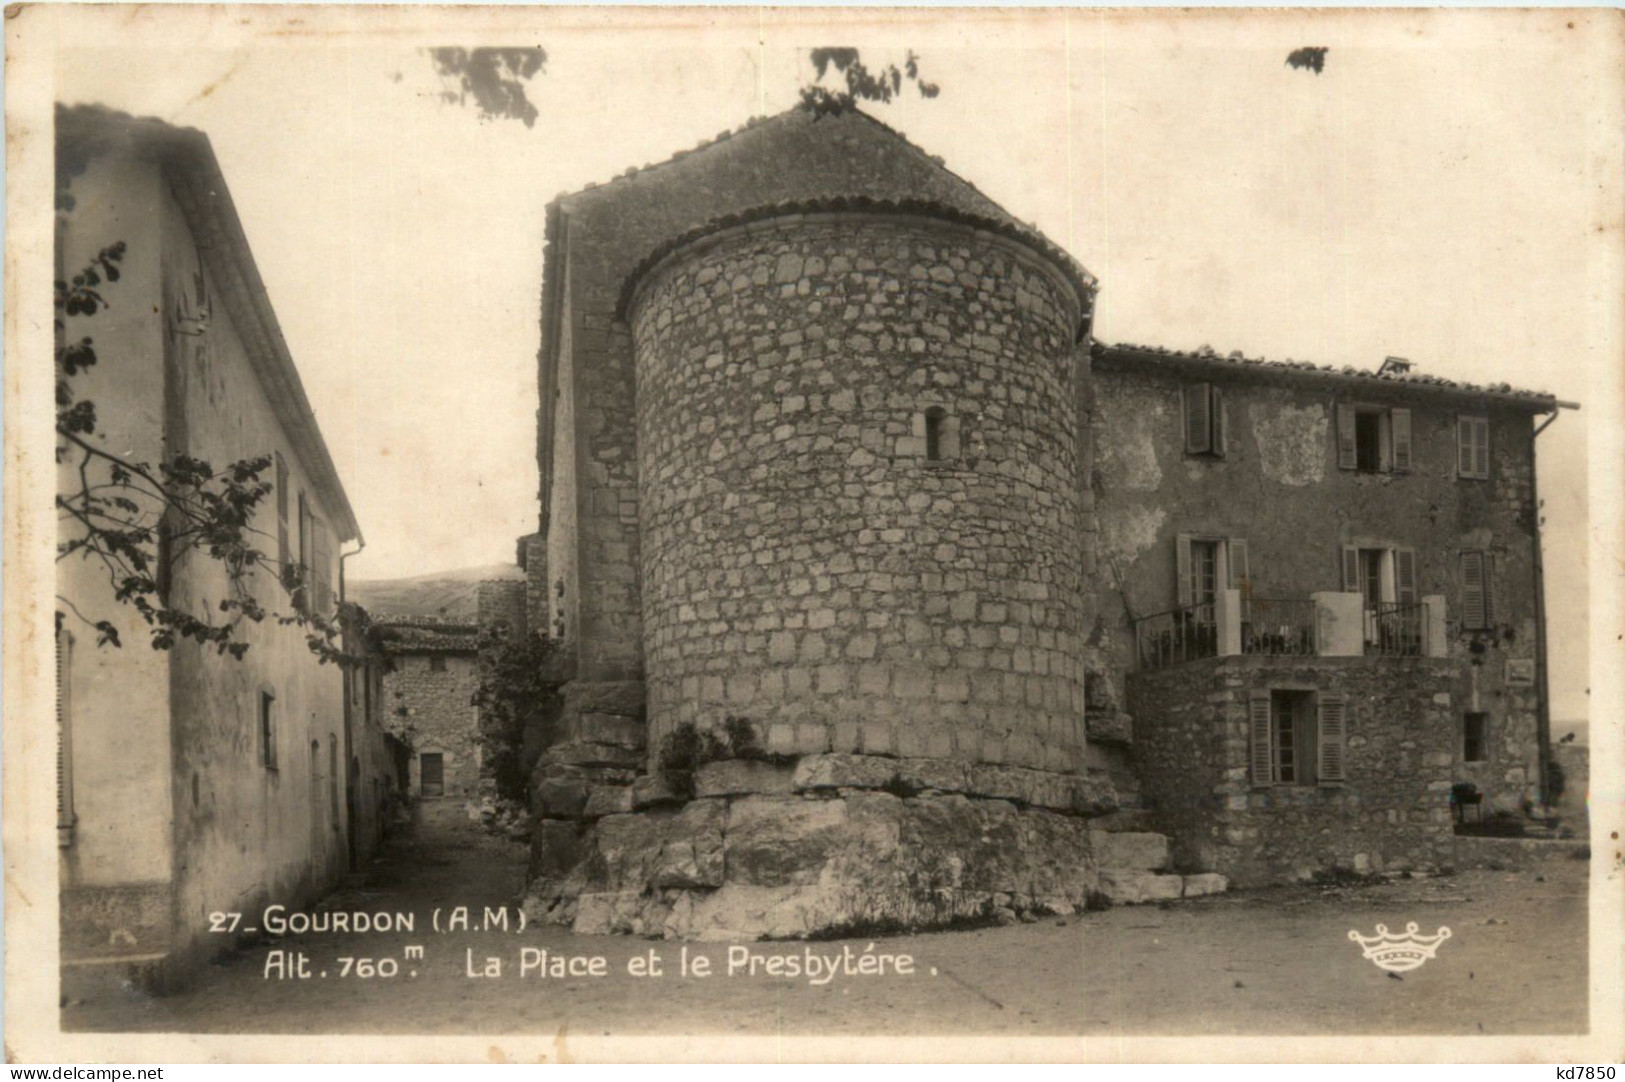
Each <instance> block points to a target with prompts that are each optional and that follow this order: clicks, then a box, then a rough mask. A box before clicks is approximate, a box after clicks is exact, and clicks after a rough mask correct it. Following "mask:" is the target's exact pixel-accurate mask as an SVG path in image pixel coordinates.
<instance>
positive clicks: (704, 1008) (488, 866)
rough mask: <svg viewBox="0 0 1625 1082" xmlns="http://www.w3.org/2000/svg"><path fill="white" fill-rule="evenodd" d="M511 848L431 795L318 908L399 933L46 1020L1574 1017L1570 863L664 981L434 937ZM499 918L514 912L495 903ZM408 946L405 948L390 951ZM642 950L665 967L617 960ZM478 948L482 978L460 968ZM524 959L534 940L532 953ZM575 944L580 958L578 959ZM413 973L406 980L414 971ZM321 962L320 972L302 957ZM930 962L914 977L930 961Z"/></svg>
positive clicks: (1315, 1026) (614, 963) (548, 935)
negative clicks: (881, 959) (1425, 940)
mask: <svg viewBox="0 0 1625 1082" xmlns="http://www.w3.org/2000/svg"><path fill="white" fill-rule="evenodd" d="M524 862H525V847H524V846H522V845H520V844H517V843H513V842H508V841H502V840H499V839H496V838H493V837H490V836H489V835H487V834H485V833H484V832H483V831H482V830H481V829H480V828H479V826H478V824H476V823H472V822H470V821H468V819H467V818H466V817H465V816H464V815H463V813H462V810H461V807H460V806H458V805H455V804H453V803H451V802H449V801H448V802H444V803H442V804H436V805H429V806H427V807H426V810H425V812H424V814H423V817H422V821H421V822H420V824H419V825H418V826H417V827H416V829H415V830H414V831H412V832H411V833H410V834H409V835H402V836H400V837H397V838H396V839H394V840H393V841H391V843H390V844H389V845H388V846H386V848H385V850H384V853H383V855H382V856H381V857H380V858H379V859H378V860H377V861H376V862H374V863H373V864H372V865H371V866H370V868H369V869H368V870H367V871H366V873H365V874H364V875H362V876H358V877H357V879H358V880H359V882H358V884H357V885H355V886H351V887H349V888H347V889H346V890H344V891H342V892H340V893H338V894H335V895H333V896H331V897H329V898H328V899H327V900H326V901H325V902H324V904H323V906H322V907H321V908H323V909H327V910H333V909H341V910H349V911H358V910H363V911H367V912H377V911H381V910H387V911H391V912H394V911H405V912H411V913H413V914H415V916H416V921H417V925H416V930H415V931H414V932H411V933H402V932H386V933H376V932H368V933H355V932H351V933H347V934H334V933H327V934H315V933H311V934H307V935H301V936H292V935H290V936H287V937H285V938H283V939H282V940H280V941H277V942H267V943H263V944H260V945H258V946H256V947H254V948H252V949H250V950H245V951H242V952H240V953H238V954H236V955H234V956H232V957H230V958H229V959H227V960H225V961H223V962H222V963H220V964H217V965H215V966H214V967H212V968H211V969H210V970H209V971H208V972H206V973H205V974H204V975H203V977H202V979H201V980H200V981H199V983H198V984H197V985H196V986H195V987H194V988H193V989H191V990H190V991H188V992H186V993H184V994H180V995H175V996H170V997H165V998H151V997H148V996H145V995H142V994H139V993H135V992H131V991H125V992H108V993H106V994H103V995H99V996H94V997H91V998H89V999H87V1000H84V1001H76V1002H73V1003H70V1004H69V1005H68V1006H67V1007H66V1008H65V1009H64V1012H63V1025H64V1028H66V1029H70V1030H96V1031H111V1032H128V1031H141V1032H216V1033H219V1032H239V1033H303V1034H310V1033H367V1034H393V1033H422V1034H431V1033H433V1034H438V1033H444V1034H466V1035H497V1034H519V1033H523V1034H549V1035H550V1034H556V1033H559V1032H561V1031H563V1032H568V1033H569V1034H571V1035H582V1034H587V1035H598V1034H605V1035H615V1036H638V1035H644V1034H675V1033H688V1034H729V1033H733V1034H743V1035H751V1036H767V1035H773V1034H829V1035H835V1034H842V1035H862V1034H872V1035H907V1034H931V1033H944V1034H959V1035H966V1036H971V1035H1033V1036H1038V1035H1046V1036H1053V1035H1063V1034H1082V1035H1085V1036H1089V1037H1110V1036H1113V1035H1119V1034H1123V1035H1132V1034H1180V1035H1197V1034H1237V1035H1241V1034H1336V1033H1344V1034H1354V1033H1363V1034H1394V1035H1401V1034H1432V1033H1448V1034H1476V1033H1486V1034H1497V1033H1501V1034H1505V1033H1560V1032H1577V1031H1581V1030H1583V1029H1584V1028H1585V1026H1586V1007H1585V1004H1586V1000H1585V994H1586V993H1585V984H1586V925H1585V913H1586V898H1585V890H1586V864H1585V863H1584V862H1582V861H1575V860H1552V861H1548V862H1546V863H1545V864H1542V865H1539V866H1537V867H1535V868H1533V869H1530V870H1525V871H1517V872H1513V871H1507V872H1493V871H1473V872H1463V873H1460V874H1457V875H1453V876H1449V877H1441V878H1435V879H1422V880H1400V881H1395V882H1391V883H1382V884H1376V885H1359V886H1353V887H1338V888H1317V887H1294V888H1281V889H1277V890H1271V891H1261V892H1246V893H1236V894H1232V895H1227V896H1218V897H1214V898H1208V899H1200V900H1195V901H1191V902H1181V903H1173V904H1168V905H1165V906H1161V907H1159V906H1141V907H1129V908H1120V909H1114V910H1110V911H1107V912H1101V913H1087V914H1080V915H1078V916H1076V917H1069V918H1049V919H1046V920H1044V921H1041V922H1039V923H1036V924H1021V925H1016V926H1013V927H1008V928H988V929H982V930H977V931H962V932H948V933H933V934H926V935H918V936H911V937H903V938H896V939H889V940H879V941H874V946H873V950H872V951H869V952H868V953H872V954H885V955H898V954H909V955H912V957H913V958H914V963H915V964H914V972H913V973H912V974H910V975H902V974H898V973H895V972H888V973H886V974H884V975H880V976H874V975H850V976H849V975H846V974H844V973H843V974H841V975H838V976H836V977H835V978H834V979H833V980H831V981H829V982H828V983H824V984H814V983H810V982H809V981H808V980H807V979H806V978H805V977H800V978H795V979H792V978H789V977H785V976H770V975H767V974H766V973H763V972H758V973H756V974H755V975H750V974H747V973H743V972H741V973H737V974H735V975H733V976H729V975H728V974H727V972H726V967H727V963H728V952H729V946H728V945H727V944H697V945H691V946H690V947H689V948H688V951H689V956H690V958H691V959H692V958H694V957H697V956H706V957H709V958H710V959H711V963H712V969H713V974H712V975H711V976H709V977H703V978H702V977H695V976H692V975H691V976H688V977H684V976H682V975H681V974H680V973H679V972H678V971H677V970H678V964H679V957H680V951H681V949H682V947H681V945H680V944H677V943H667V942H659V941H648V940H638V939H630V938H623V937H591V936H577V935H574V934H572V933H570V932H568V931H565V930H563V929H559V928H552V927H546V928H541V927H531V928H528V929H526V930H525V931H524V932H522V933H521V932H518V931H517V930H516V929H515V930H510V931H508V932H502V931H500V930H490V931H477V930H455V931H448V932H443V933H436V932H434V931H433V930H432V929H431V928H430V921H431V915H432V914H433V913H434V911H435V910H436V909H437V908H439V909H441V911H442V919H443V920H444V919H445V917H444V915H445V913H446V912H447V911H448V910H449V908H450V907H454V906H467V907H468V909H469V918H470V921H471V922H472V923H473V924H474V925H476V926H477V925H478V924H479V922H480V920H481V919H482V916H483V914H484V910H485V908H486V907H491V908H492V909H496V908H498V907H500V906H502V905H504V904H505V903H509V902H511V901H512V899H513V898H514V896H515V895H516V893H517V890H518V888H519V885H520V882H521V879H522V876H523V870H524ZM509 914H510V918H513V919H514V920H515V923H516V918H517V914H516V913H515V912H514V911H512V910H510V911H509ZM1413 920H1414V921H1416V922H1418V923H1419V924H1420V925H1421V930H1422V931H1423V932H1424V933H1432V932H1434V931H1436V930H1437V928H1438V927H1439V926H1440V925H1448V926H1449V927H1450V928H1451V929H1452V935H1451V938H1450V939H1449V940H1448V941H1447V942H1445V943H1444V944H1443V945H1442V947H1441V948H1440V950H1439V952H1438V955H1437V957H1436V958H1435V959H1434V960H1433V961H1431V962H1430V963H1428V964H1426V965H1424V966H1423V967H1422V968H1419V969H1416V970H1413V971H1411V972H1408V973H1405V974H1404V975H1403V978H1402V979H1395V976H1393V975H1390V974H1388V973H1385V972H1383V971H1382V970H1380V969H1378V968H1377V967H1376V966H1374V965H1373V964H1372V963H1371V962H1369V961H1367V960H1365V959H1364V958H1363V957H1362V955H1361V951H1360V949H1359V947H1358V946H1357V945H1356V944H1354V943H1351V942H1350V941H1349V939H1348V933H1349V931H1350V930H1351V929H1358V930H1360V931H1361V932H1362V933H1363V934H1365V935H1367V936H1369V935H1372V934H1373V932H1374V929H1375V926H1376V924H1378V923H1379V922H1380V923H1385V924H1386V925H1387V926H1388V927H1389V928H1390V929H1391V930H1395V931H1397V930H1400V929H1403V928H1404V927H1405V925H1406V923H1407V922H1408V921H1413ZM410 944H420V945H422V946H423V947H424V948H425V956H424V958H423V959H422V960H421V961H416V962H407V961H405V960H404V957H405V949H406V947H407V946H408V945H410ZM869 946H870V943H869V942H868V941H852V942H821V943H812V944H804V943H758V944H752V945H750V950H751V951H753V952H755V953H758V954H777V955H793V956H795V957H797V958H801V957H803V952H804V951H806V950H808V949H811V950H812V951H813V952H814V953H817V954H820V955H826V956H827V955H832V954H836V953H838V952H841V951H842V950H843V949H844V948H847V947H850V948H851V950H852V952H853V953H854V954H855V955H862V954H863V953H865V951H866V949H867V948H869ZM522 948H533V949H535V951H536V952H539V951H546V952H547V955H548V958H549V960H550V962H551V963H553V964H557V963H558V962H559V960H560V959H561V958H565V957H569V956H580V957H587V956H601V957H602V958H603V959H604V960H605V961H604V963H603V966H604V975H603V976H592V975H585V974H583V975H577V976H570V975H568V974H566V975H562V976H544V975H541V974H540V973H538V972H531V973H529V974H527V975H525V976H523V977H522V976H521V975H520V974H519V972H518V966H519V958H520V951H521V949H522ZM279 949H280V950H285V951H298V952H301V953H303V954H304V955H306V956H307V957H308V958H309V959H310V970H311V976H310V977H309V978H307V979H291V978H290V979H273V978H268V977H267V975H266V960H267V957H268V954H269V952H271V951H273V950H279ZM651 950H653V951H655V952H656V953H657V954H658V955H659V956H660V958H661V960H662V964H663V967H664V968H663V975H662V976H659V977H648V976H630V975H629V974H628V964H629V962H632V961H634V960H635V959H637V958H639V957H643V958H647V956H648V953H649V952H650V951H651ZM468 952H472V957H473V959H474V960H475V965H474V969H475V971H476V972H483V971H484V966H485V962H484V959H485V958H487V957H488V956H492V957H499V958H501V959H502V964H503V967H504V971H503V973H502V975H501V976H500V977H486V976H469V953H468ZM347 957H348V958H355V959H361V958H369V959H382V958H393V959H397V960H401V962H400V972H399V973H398V974H397V975H395V976H393V977H388V978H385V977H382V976H379V977H372V978H369V979H362V978H359V977H357V976H356V975H355V974H354V970H355V969H359V968H360V966H359V963H357V964H356V965H354V966H353V967H352V974H351V975H350V976H348V977H340V976H339V968H340V966H341V965H342V963H341V962H340V961H339V959H342V958H347ZM532 959H533V960H539V954H533V955H532ZM585 964H586V963H585V962H582V963H580V965H583V966H584V965H585ZM414 971H415V973H416V975H415V976H413V975H411V973H412V972H414ZM324 972H325V973H326V976H325V977H323V976H320V975H319V974H321V973H324ZM933 973H934V974H935V975H933Z"/></svg>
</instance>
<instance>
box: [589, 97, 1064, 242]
mask: <svg viewBox="0 0 1625 1082" xmlns="http://www.w3.org/2000/svg"><path fill="white" fill-rule="evenodd" d="M809 112H810V110H809V109H808V107H807V106H806V105H804V104H801V103H797V104H795V105H792V106H790V108H788V109H786V110H784V111H783V112H780V113H776V114H774V115H773V116H753V117H751V118H750V119H749V120H747V121H745V123H743V124H741V125H740V126H739V127H737V128H729V129H724V130H723V131H720V132H718V133H717V134H716V135H715V136H714V137H712V138H710V139H702V140H701V141H700V142H698V143H696V144H695V145H694V146H692V147H690V148H688V149H687V150H679V151H677V152H675V153H673V154H672V155H671V156H670V157H668V158H663V159H662V160H660V161H658V162H652V163H646V164H644V165H641V166H637V165H634V166H629V167H628V168H626V169H624V170H622V171H621V172H619V173H617V174H616V175H615V176H614V177H611V178H610V179H609V180H607V181H604V182H603V183H595V182H592V181H589V182H588V183H587V184H586V185H585V186H584V187H582V188H581V189H580V191H578V192H560V193H559V195H558V196H557V198H558V199H567V198H569V197H570V196H572V195H580V194H582V193H585V192H592V191H599V190H602V189H604V188H610V187H613V186H615V185H618V184H622V183H624V182H626V181H628V180H632V179H635V178H639V177H643V176H646V175H648V174H649V173H655V172H658V171H660V170H661V169H663V168H665V167H666V166H668V165H672V164H674V163H676V162H680V161H682V160H683V159H684V158H687V157H691V156H692V155H695V154H700V153H703V152H704V151H706V150H709V149H710V148H712V147H715V146H718V145H720V144H722V143H726V142H728V141H729V140H730V139H732V138H734V136H736V135H743V134H744V133H745V132H748V131H751V130H752V129H754V128H758V127H762V126H764V125H770V124H780V123H784V122H786V121H788V120H792V119H795V118H798V117H800V116H802V115H804V114H808V113H809ZM845 116H851V117H855V118H860V119H862V120H864V121H866V122H868V123H870V124H873V125H874V126H875V127H877V128H879V129H880V130H882V131H884V132H886V133H887V134H889V135H891V136H892V137H893V138H894V139H896V140H897V141H898V142H899V143H901V144H902V145H903V146H904V147H906V148H908V150H910V151H912V152H913V153H914V154H916V155H917V156H919V157H921V158H923V159H925V160H927V161H929V162H931V164H933V165H935V166H936V167H937V168H938V169H941V170H942V171H943V172H944V173H947V174H948V175H949V176H951V177H953V178H954V179H955V180H957V181H959V182H960V183H961V184H963V185H965V187H967V188H969V189H970V190H971V191H972V192H974V193H976V195H977V196H979V197H980V198H982V199H984V200H986V202H987V204H988V206H989V208H991V209H992V210H993V211H995V212H997V214H999V215H1001V216H1004V217H1006V218H1007V219H1008V221H1009V222H1010V224H1012V225H1016V226H1020V227H1022V228H1025V229H1028V230H1030V231H1032V232H1034V233H1037V232H1038V227H1037V226H1035V225H1030V224H1028V223H1025V222H1019V221H1017V220H1016V219H1015V218H1013V217H1009V216H1008V214H1007V212H1006V211H1005V210H1004V208H1003V207H1002V206H1000V205H999V203H998V202H997V201H996V200H994V199H993V198H992V197H991V196H989V195H988V194H987V193H986V192H984V191H982V189H980V188H978V187H977V186H976V185H975V184H973V183H971V182H970V181H969V180H967V179H965V178H964V177H962V176H960V175H959V174H958V173H956V172H954V170H952V169H950V168H948V163H947V162H946V161H945V160H944V159H943V158H942V157H941V156H940V155H937V154H931V153H928V152H927V151H926V150H925V148H924V147H921V146H920V145H919V144H917V143H915V142H914V141H913V140H911V139H909V137H908V136H906V135H904V134H903V133H902V132H900V131H898V130H897V129H896V128H894V127H892V126H891V125H890V124H887V123H886V122H885V121H883V120H881V119H879V118H878V117H875V116H873V115H871V114H869V113H867V112H865V111H864V110H862V109H860V108H857V107H856V106H852V107H848V108H846V109H844V110H842V112H841V113H839V114H834V115H832V116H830V117H826V118H824V119H831V120H833V119H835V117H845ZM1040 235H1042V234H1040Z"/></svg>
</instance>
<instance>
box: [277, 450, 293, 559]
mask: <svg viewBox="0 0 1625 1082" xmlns="http://www.w3.org/2000/svg"><path fill="white" fill-rule="evenodd" d="M290 559H291V556H290V554H289V551H288V463H287V461H286V460H285V459H283V457H282V452H280V451H278V452H276V561H277V565H278V569H277V574H278V575H279V576H280V577H281V578H282V581H283V582H287V581H288V564H289V561H290Z"/></svg>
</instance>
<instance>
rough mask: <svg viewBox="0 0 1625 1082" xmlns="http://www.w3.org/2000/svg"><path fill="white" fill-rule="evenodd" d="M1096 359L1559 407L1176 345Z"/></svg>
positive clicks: (1536, 399) (1553, 402)
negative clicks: (1175, 347)
mask: <svg viewBox="0 0 1625 1082" xmlns="http://www.w3.org/2000/svg"><path fill="white" fill-rule="evenodd" d="M1095 360H1096V363H1097V364H1098V363H1100V362H1101V361H1105V362H1106V363H1107V364H1108V365H1110V364H1111V363H1112V362H1114V361H1115V362H1120V363H1124V364H1131V363H1144V362H1151V363H1153V364H1161V365H1169V366H1174V367H1179V368H1184V369H1188V370H1196V371H1204V372H1213V373H1220V374H1223V375H1225V376H1229V377H1233V378H1239V379H1248V380H1256V381H1258V382H1264V383H1299V382H1314V383H1336V384H1341V385H1343V386H1345V387H1352V388H1359V389H1360V390H1363V391H1371V390H1379V389H1380V390H1381V391H1382V392H1383V393H1388V392H1393V393H1397V394H1401V395H1422V396H1433V397H1438V398H1450V399H1454V400H1456V401H1472V402H1478V403H1482V402H1484V401H1485V400H1486V399H1488V400H1491V401H1493V402H1495V403H1496V404H1497V405H1500V406H1505V407H1507V408H1511V409H1522V410H1524V411H1526V412H1529V413H1551V412H1553V411H1555V410H1556V409H1557V408H1558V401H1557V397H1556V396H1555V395H1550V394H1546V393H1543V392H1539V391H1523V390H1517V389H1513V390H1506V391H1502V390H1496V389H1493V388H1486V387H1474V386H1470V385H1451V384H1448V383H1433V382H1428V381H1425V380H1417V379H1398V378H1393V377H1387V376H1378V375H1377V374H1376V373H1375V372H1372V373H1362V372H1353V371H1349V372H1345V371H1340V370H1337V369H1332V368H1325V367H1320V366H1316V365H1312V364H1307V363H1305V364H1301V365H1300V364H1293V363H1285V362H1279V361H1263V360H1256V359H1253V358H1240V359H1237V358H1231V357H1221V356H1219V355H1217V354H1213V355H1211V356H1210V355H1205V354H1200V353H1184V352H1180V351H1175V350H1166V351H1165V350H1160V349H1157V348H1155V347H1149V346H1136V345H1127V344H1115V345H1114V344H1108V343H1096V345H1095Z"/></svg>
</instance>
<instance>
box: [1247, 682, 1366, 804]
mask: <svg viewBox="0 0 1625 1082" xmlns="http://www.w3.org/2000/svg"><path fill="white" fill-rule="evenodd" d="M1247 711H1248V727H1249V731H1250V734H1251V738H1250V742H1251V760H1252V763H1251V772H1252V780H1253V785H1255V786H1275V785H1306V786H1312V785H1335V784H1340V783H1341V782H1342V781H1343V780H1344V778H1343V745H1344V735H1345V731H1346V729H1347V700H1346V699H1345V698H1344V697H1343V696H1342V695H1341V694H1334V693H1331V692H1314V691H1305V690H1296V689H1272V690H1259V691H1254V692H1252V693H1250V694H1249V696H1248V700H1247Z"/></svg>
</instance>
